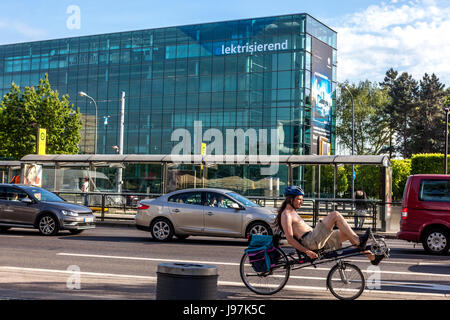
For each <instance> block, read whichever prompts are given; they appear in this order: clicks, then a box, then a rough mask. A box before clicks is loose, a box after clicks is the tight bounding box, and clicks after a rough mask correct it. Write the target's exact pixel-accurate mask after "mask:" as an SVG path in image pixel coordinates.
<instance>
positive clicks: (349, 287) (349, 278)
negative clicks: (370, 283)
mask: <svg viewBox="0 0 450 320" xmlns="http://www.w3.org/2000/svg"><path fill="white" fill-rule="evenodd" d="M365 286H366V280H365V279H364V275H363V274H362V272H361V269H359V268H358V267H357V266H355V265H354V264H351V263H347V262H340V263H338V264H336V265H335V266H334V267H333V268H331V270H330V272H329V273H328V277H327V287H328V289H330V291H331V293H332V294H333V295H334V296H335V297H336V298H338V299H340V300H354V299H356V298H358V297H359V296H360V295H361V294H362V293H363V291H364V288H365Z"/></svg>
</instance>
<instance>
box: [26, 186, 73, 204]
mask: <svg viewBox="0 0 450 320" xmlns="http://www.w3.org/2000/svg"><path fill="white" fill-rule="evenodd" d="M28 192H30V193H31V194H32V195H33V196H34V197H35V198H36V199H38V200H39V201H43V202H65V201H64V200H63V199H61V198H60V197H58V196H57V195H56V194H54V193H52V192H50V191H47V190H45V189H41V188H29V189H28Z"/></svg>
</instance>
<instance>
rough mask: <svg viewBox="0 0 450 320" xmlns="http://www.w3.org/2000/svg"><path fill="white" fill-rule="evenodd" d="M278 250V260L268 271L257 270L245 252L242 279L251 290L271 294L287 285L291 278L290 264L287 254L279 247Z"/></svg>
mask: <svg viewBox="0 0 450 320" xmlns="http://www.w3.org/2000/svg"><path fill="white" fill-rule="evenodd" d="M276 250H277V253H278V254H279V258H278V259H277V260H278V261H276V262H275V265H274V266H273V267H272V268H270V270H269V271H267V272H255V270H253V267H252V265H251V264H250V262H249V260H248V256H247V254H245V253H244V255H243V256H242V259H241V264H240V266H239V271H240V275H241V279H242V281H243V282H244V284H245V286H246V287H247V288H248V289H250V290H251V291H253V292H255V293H257V294H262V295H271V294H274V293H277V292H278V291H280V290H281V289H283V287H284V286H285V285H286V283H287V281H288V279H289V274H290V265H289V263H288V258H287V256H286V254H285V253H284V252H283V251H282V250H280V249H278V248H276Z"/></svg>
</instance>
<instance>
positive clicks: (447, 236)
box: [397, 174, 450, 254]
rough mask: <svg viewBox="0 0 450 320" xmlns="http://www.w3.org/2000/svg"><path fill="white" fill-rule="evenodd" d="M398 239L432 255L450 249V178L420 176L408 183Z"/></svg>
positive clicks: (404, 194) (430, 175) (410, 179)
mask: <svg viewBox="0 0 450 320" xmlns="http://www.w3.org/2000/svg"><path fill="white" fill-rule="evenodd" d="M402 207H403V208H402V217H401V220H400V232H398V233H397V238H399V239H402V240H407V241H413V242H421V243H422V245H423V248H424V249H425V251H427V252H428V253H431V254H445V253H447V251H448V250H449V247H450V175H445V174H417V175H412V176H410V177H409V178H408V181H407V182H406V186H405V190H404V192H403V203H402Z"/></svg>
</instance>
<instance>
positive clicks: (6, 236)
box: [0, 234, 24, 238]
mask: <svg viewBox="0 0 450 320" xmlns="http://www.w3.org/2000/svg"><path fill="white" fill-rule="evenodd" d="M0 237H2V238H23V237H24V236H9V235H3V234H2V235H0Z"/></svg>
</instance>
